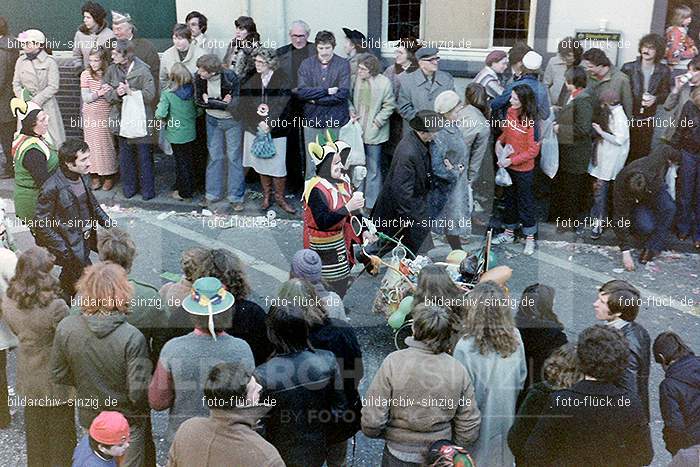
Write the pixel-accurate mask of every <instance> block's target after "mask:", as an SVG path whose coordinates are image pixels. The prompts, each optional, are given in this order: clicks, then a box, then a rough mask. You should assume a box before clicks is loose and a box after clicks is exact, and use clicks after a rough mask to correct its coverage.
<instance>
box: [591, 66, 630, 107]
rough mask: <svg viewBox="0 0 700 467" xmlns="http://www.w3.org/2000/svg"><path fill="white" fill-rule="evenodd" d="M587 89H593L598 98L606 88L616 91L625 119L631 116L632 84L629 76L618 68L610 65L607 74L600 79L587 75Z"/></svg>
mask: <svg viewBox="0 0 700 467" xmlns="http://www.w3.org/2000/svg"><path fill="white" fill-rule="evenodd" d="M587 89H588V90H589V91H593V93H594V94H595V96H596V97H597V98H598V99H600V96H602V95H603V93H604V92H605V91H607V90H612V91H614V92H616V93H617V95H618V96H620V103H621V104H622V108H623V109H625V115H627V119H630V118H632V85H631V84H630V79H629V77H628V76H627V75H626V74H624V73H623V72H621V71H620V70H618V69H616V68H612V67H611V68H610V71H609V72H608V74H607V75H605V76H604V77H603V79H601V80H598V79H596V78H593V77H591V76H589V77H588V86H587Z"/></svg>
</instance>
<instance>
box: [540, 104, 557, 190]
mask: <svg viewBox="0 0 700 467" xmlns="http://www.w3.org/2000/svg"><path fill="white" fill-rule="evenodd" d="M540 169H542V172H544V174H545V175H547V176H548V177H549V178H554V176H555V175H556V174H557V171H558V170H559V141H558V139H557V134H556V133H555V132H554V117H553V116H552V115H550V117H549V118H548V119H547V120H545V121H544V122H543V123H542V148H541V149H540Z"/></svg>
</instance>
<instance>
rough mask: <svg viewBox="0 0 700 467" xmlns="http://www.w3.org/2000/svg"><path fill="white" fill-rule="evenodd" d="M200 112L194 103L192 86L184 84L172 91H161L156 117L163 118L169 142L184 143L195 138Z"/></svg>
mask: <svg viewBox="0 0 700 467" xmlns="http://www.w3.org/2000/svg"><path fill="white" fill-rule="evenodd" d="M200 112H201V111H200V110H199V109H198V108H197V107H196V106H195V105H194V90H193V87H192V85H191V84H186V85H184V86H182V87H180V88H178V89H176V90H174V91H173V90H171V89H167V90H165V91H163V94H161V96H160V102H159V103H158V107H157V108H156V118H158V119H161V120H163V128H165V138H166V139H167V140H168V142H169V143H171V144H184V143H189V142H190V141H194V139H195V138H196V136H197V129H196V120H197V115H198V114H199V113H200Z"/></svg>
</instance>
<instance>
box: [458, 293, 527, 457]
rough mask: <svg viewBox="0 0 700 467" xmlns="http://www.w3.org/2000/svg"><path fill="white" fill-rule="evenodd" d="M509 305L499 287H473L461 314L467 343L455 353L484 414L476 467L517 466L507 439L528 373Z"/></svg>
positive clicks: (475, 453) (475, 449)
mask: <svg viewBox="0 0 700 467" xmlns="http://www.w3.org/2000/svg"><path fill="white" fill-rule="evenodd" d="M508 304H509V299H508V295H507V294H506V292H505V291H504V290H503V288H502V287H501V286H500V285H498V284H496V283H495V282H492V281H486V282H482V283H479V284H478V285H477V286H476V287H474V289H473V290H472V291H471V292H470V293H469V296H468V303H467V305H466V307H465V308H464V314H463V315H462V325H463V334H462V338H461V339H460V340H459V342H457V345H456V346H455V349H454V353H453V355H454V357H455V358H456V359H457V360H458V361H459V362H460V363H462V365H464V367H465V368H466V369H467V373H469V377H470V378H471V380H472V381H473V382H474V390H475V391H474V392H475V394H476V405H477V407H479V410H480V411H481V429H480V432H479V439H478V441H476V443H475V444H474V445H473V447H472V449H471V450H470V453H471V455H472V457H474V460H475V461H476V463H477V465H482V464H483V465H489V466H495V467H498V466H504V467H505V466H512V465H513V454H512V453H511V452H510V449H509V448H508V443H507V434H508V430H509V429H510V426H511V425H512V424H513V419H514V416H515V403H516V400H517V397H518V393H519V392H520V390H521V389H522V388H523V383H524V382H525V378H526V376H527V368H526V365H525V349H524V346H523V342H522V339H521V338H520V333H519V332H518V329H517V328H516V327H515V323H514V322H513V316H512V314H511V310H510V307H509V305H508Z"/></svg>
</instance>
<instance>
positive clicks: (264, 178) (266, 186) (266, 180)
mask: <svg viewBox="0 0 700 467" xmlns="http://www.w3.org/2000/svg"><path fill="white" fill-rule="evenodd" d="M260 185H261V186H262V194H263V200H262V204H261V205H260V208H261V209H262V210H263V211H264V210H266V209H268V208H269V207H270V195H272V177H270V176H269V175H260Z"/></svg>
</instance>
